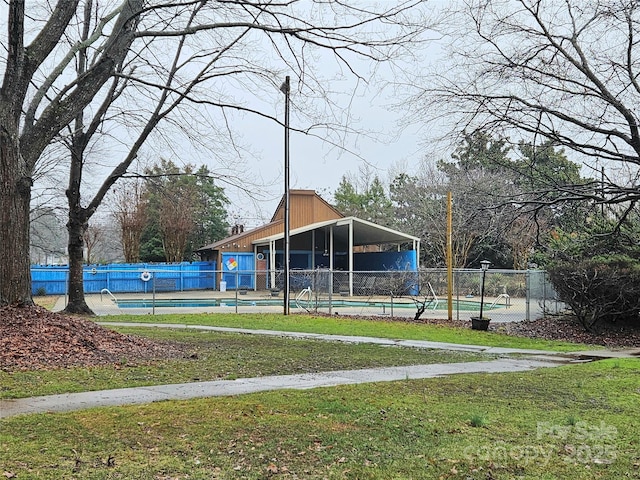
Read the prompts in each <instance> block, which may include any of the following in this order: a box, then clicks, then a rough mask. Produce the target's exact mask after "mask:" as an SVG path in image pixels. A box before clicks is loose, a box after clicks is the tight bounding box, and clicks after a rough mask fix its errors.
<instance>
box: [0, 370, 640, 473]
mask: <svg viewBox="0 0 640 480" xmlns="http://www.w3.org/2000/svg"><path fill="white" fill-rule="evenodd" d="M638 378H640V361H638V360H634V359H630V360H606V361H601V362H595V363H589V364H578V365H570V366H564V367H558V368H547V369H541V370H537V371H533V372H526V373H522V372H520V373H504V374H474V375H459V376H450V377H445V378H434V379H426V380H419V381H417V380H412V381H402V382H392V383H378V384H364V385H354V386H341V387H334V388H320V389H314V390H308V391H279V392H269V393H260V394H251V395H243V396H238V397H227V398H210V399H202V400H196V401H180V402H160V403H155V404H149V405H143V406H131V407H121V408H102V409H95V410H87V411H80V412H74V413H66V414H46V415H28V416H22V417H16V418H10V419H5V420H2V421H0V474H2V473H4V476H5V477H6V478H18V479H89V480H91V479H141V480H142V479H144V480H147V479H158V480H160V479H163V480H168V479H189V480H204V479H207V480H209V479H213V478H215V479H266V478H292V479H293V478H303V479H324V478H327V479H381V480H382V479H384V480H386V479H440V478H442V479H465V480H466V479H477V480H480V479H482V480H486V479H505V480H506V479H527V480H528V479H549V480H551V479H576V480H582V479H584V480H592V479H620V478H639V477H640V430H639V429H638V428H637V419H638V418H640V387H639V384H638Z"/></svg>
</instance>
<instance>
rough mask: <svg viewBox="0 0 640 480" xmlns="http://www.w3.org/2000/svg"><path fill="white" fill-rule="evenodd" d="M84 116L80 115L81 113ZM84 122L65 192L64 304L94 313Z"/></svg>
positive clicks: (78, 311) (75, 138)
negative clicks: (88, 287)
mask: <svg viewBox="0 0 640 480" xmlns="http://www.w3.org/2000/svg"><path fill="white" fill-rule="evenodd" d="M80 115H81V114H80ZM81 125H82V122H81V121H77V122H76V129H77V131H76V133H75V134H74V136H73V139H72V142H71V149H70V151H71V166H70V169H69V188H67V191H66V195H67V200H68V202H69V220H68V221H67V232H68V233H69V243H68V249H69V285H68V287H67V293H68V295H69V303H67V306H66V307H65V309H64V311H65V313H75V314H80V315H94V313H93V311H92V310H91V309H90V308H89V306H88V305H87V302H86V300H85V298H84V278H83V274H82V273H83V270H84V234H85V232H86V231H87V228H88V227H89V218H90V217H91V214H90V213H89V212H88V211H87V210H86V209H85V208H82V205H81V202H80V199H81V195H80V185H81V184H82V168H83V164H84V161H83V160H84V151H85V149H86V146H87V142H86V137H85V136H84V135H83V133H82V130H81V128H80V127H81Z"/></svg>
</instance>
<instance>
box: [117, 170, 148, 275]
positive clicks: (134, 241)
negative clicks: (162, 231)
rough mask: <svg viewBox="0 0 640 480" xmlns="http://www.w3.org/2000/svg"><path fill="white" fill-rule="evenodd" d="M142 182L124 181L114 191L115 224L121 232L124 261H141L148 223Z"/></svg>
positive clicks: (136, 180)
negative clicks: (142, 240) (142, 241)
mask: <svg viewBox="0 0 640 480" xmlns="http://www.w3.org/2000/svg"><path fill="white" fill-rule="evenodd" d="M143 197H144V188H143V184H142V181H140V180H138V179H135V180H128V181H126V182H125V181H123V182H121V183H120V184H119V186H117V187H116V188H115V189H114V191H113V207H114V210H115V211H114V213H113V216H114V218H115V222H116V224H117V225H118V228H119V230H120V240H121V244H122V253H123V255H124V261H125V262H127V263H137V262H139V261H140V242H141V239H142V232H143V231H144V227H145V225H146V223H147V203H146V202H145V201H144V198H143Z"/></svg>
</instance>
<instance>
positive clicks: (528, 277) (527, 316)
mask: <svg viewBox="0 0 640 480" xmlns="http://www.w3.org/2000/svg"><path fill="white" fill-rule="evenodd" d="M524 278H525V282H524V284H525V288H524V290H525V320H526V321H527V322H528V321H529V320H530V319H531V312H530V309H531V270H527V272H526V273H525V274H524Z"/></svg>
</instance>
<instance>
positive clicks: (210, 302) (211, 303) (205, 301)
mask: <svg viewBox="0 0 640 480" xmlns="http://www.w3.org/2000/svg"><path fill="white" fill-rule="evenodd" d="M116 304H117V305H118V307H119V308H207V307H235V306H239V307H240V306H245V307H246V306H249V307H264V306H276V307H277V306H281V305H282V304H283V300H282V299H277V298H274V299H246V300H245V299H237V300H236V299H235V298H180V299H179V298H168V299H166V298H165V299H156V300H155V301H154V300H152V299H120V300H116ZM290 304H291V306H292V307H296V306H298V305H297V304H296V302H295V301H294V300H292V301H291V302H290ZM299 304H300V306H305V307H312V308H329V301H328V300H319V301H317V302H315V301H311V302H307V301H306V300H305V301H301V302H299ZM391 306H392V304H391V302H380V301H363V300H344V299H334V300H332V301H331V307H332V308H335V307H340V308H346V307H351V308H363V307H371V308H385V309H386V308H391ZM500 307H502V305H496V306H494V307H493V308H492V307H491V306H490V305H487V304H486V303H485V305H484V309H485V310H491V309H496V308H500ZM393 308H411V309H415V308H416V306H415V304H414V303H404V302H403V303H395V302H394V303H393ZM431 308H432V306H429V307H428V309H431ZM453 308H454V309H458V310H463V311H475V310H480V302H475V301H471V300H459V301H457V302H456V301H454V305H453ZM446 309H447V302H446V301H440V302H439V303H438V305H437V308H436V310H446Z"/></svg>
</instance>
